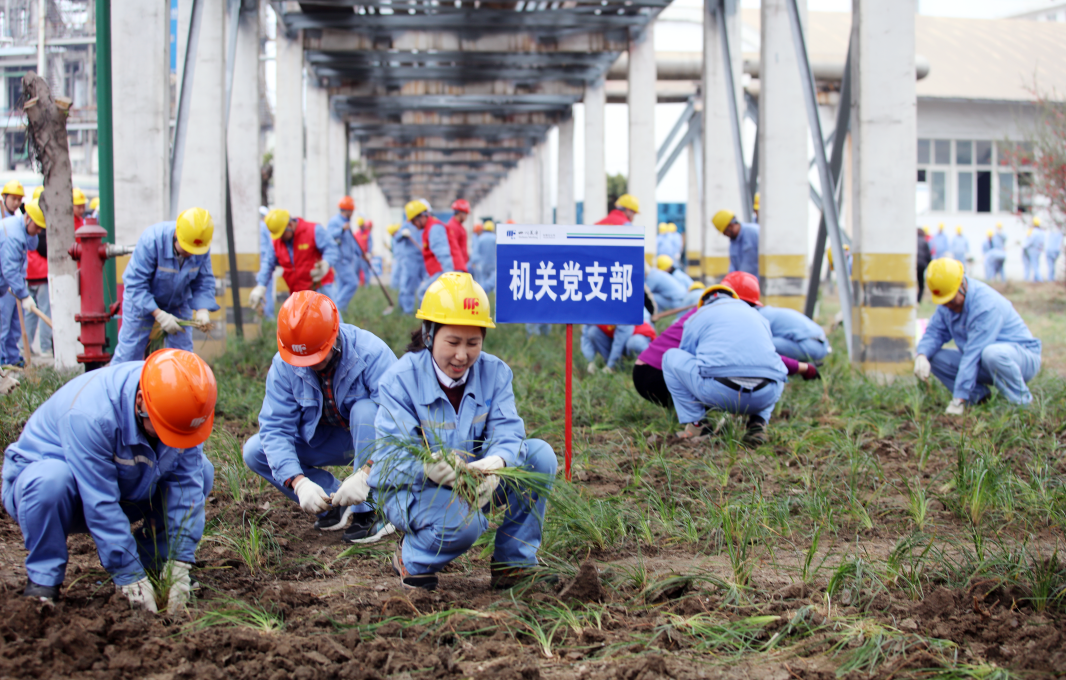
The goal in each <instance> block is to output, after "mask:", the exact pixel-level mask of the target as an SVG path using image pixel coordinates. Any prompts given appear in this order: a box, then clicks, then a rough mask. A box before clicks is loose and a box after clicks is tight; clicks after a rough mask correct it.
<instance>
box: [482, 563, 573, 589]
mask: <svg viewBox="0 0 1066 680" xmlns="http://www.w3.org/2000/svg"><path fill="white" fill-rule="evenodd" d="M558 582H559V577H558V576H556V575H555V574H545V573H542V572H541V571H540V570H539V569H537V568H536V567H508V566H504V565H502V564H493V565H491V566H490V567H489V585H490V586H491V587H492V589H493V590H510V589H511V588H514V587H515V586H517V585H519V584H524V583H528V584H544V585H555V584H556V583H558Z"/></svg>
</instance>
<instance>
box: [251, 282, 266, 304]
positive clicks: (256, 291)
mask: <svg viewBox="0 0 1066 680" xmlns="http://www.w3.org/2000/svg"><path fill="white" fill-rule="evenodd" d="M266 292H267V289H266V286H256V287H255V288H253V289H252V292H251V293H249V294H248V306H249V307H251V308H252V309H257V308H258V307H259V306H260V305H262V304H263V298H265V297H266Z"/></svg>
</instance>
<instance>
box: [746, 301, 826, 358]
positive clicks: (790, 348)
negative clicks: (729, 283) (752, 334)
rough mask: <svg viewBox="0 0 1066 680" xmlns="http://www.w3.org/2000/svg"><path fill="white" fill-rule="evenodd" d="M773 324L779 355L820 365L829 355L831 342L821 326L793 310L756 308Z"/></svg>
mask: <svg viewBox="0 0 1066 680" xmlns="http://www.w3.org/2000/svg"><path fill="white" fill-rule="evenodd" d="M756 309H758V310H759V313H760V314H762V316H763V318H764V319H766V320H767V321H769V322H770V334H771V335H773V341H774V347H775V348H776V349H777V353H778V354H781V355H783V356H786V357H788V358H789V359H795V360H796V361H821V360H822V359H824V358H825V355H826V354H828V353H829V341H828V340H827V339H826V337H825V331H824V330H823V329H822V327H821V326H819V325H818V324H816V323H815V322H813V321H811V320H810V319H808V318H807V317H806V316H804V315H803V314H800V313H799V312H797V311H796V310H794V309H787V308H785V307H770V306H764V307H757V308H756Z"/></svg>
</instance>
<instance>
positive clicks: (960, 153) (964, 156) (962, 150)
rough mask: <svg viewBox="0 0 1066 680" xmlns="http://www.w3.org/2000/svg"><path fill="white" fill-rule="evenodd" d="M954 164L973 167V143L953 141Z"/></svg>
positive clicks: (962, 140)
mask: <svg viewBox="0 0 1066 680" xmlns="http://www.w3.org/2000/svg"><path fill="white" fill-rule="evenodd" d="M955 164H956V165H973V142H971V141H968V140H964V139H958V140H956V141H955Z"/></svg>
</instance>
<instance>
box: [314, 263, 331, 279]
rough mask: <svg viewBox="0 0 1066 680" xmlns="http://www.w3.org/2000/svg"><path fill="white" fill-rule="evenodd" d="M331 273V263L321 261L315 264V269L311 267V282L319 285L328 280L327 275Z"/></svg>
mask: <svg viewBox="0 0 1066 680" xmlns="http://www.w3.org/2000/svg"><path fill="white" fill-rule="evenodd" d="M328 273H329V262H326V261H325V260H319V261H318V262H316V263H315V266H314V267H311V280H312V281H314V282H315V283H318V282H319V281H321V280H322V279H324V278H326V274H328Z"/></svg>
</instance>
